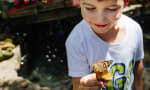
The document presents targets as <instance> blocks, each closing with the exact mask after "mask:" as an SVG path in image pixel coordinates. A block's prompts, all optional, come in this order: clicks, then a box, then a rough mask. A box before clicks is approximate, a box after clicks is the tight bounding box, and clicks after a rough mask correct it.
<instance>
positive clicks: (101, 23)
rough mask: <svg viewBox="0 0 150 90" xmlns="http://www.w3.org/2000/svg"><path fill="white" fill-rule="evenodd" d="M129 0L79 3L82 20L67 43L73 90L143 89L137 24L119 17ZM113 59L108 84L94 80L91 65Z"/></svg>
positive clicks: (141, 45) (141, 43)
mask: <svg viewBox="0 0 150 90" xmlns="http://www.w3.org/2000/svg"><path fill="white" fill-rule="evenodd" d="M127 3H128V0H80V7H81V13H82V17H83V20H82V21H81V22H80V23H79V24H77V25H76V26H75V28H74V29H73V31H72V32H71V33H70V35H69V37H68V39H67V41H66V50H67V57H68V69H69V76H71V77H72V80H73V90H81V89H83V90H97V89H99V88H105V89H106V90H132V88H133V87H134V88H135V89H136V90H143V86H142V85H143V81H142V72H143V61H142V59H143V58H144V51H143V35H142V30H141V27H140V26H139V24H138V23H137V22H135V21H134V20H132V19H131V18H129V17H127V16H125V15H123V14H122V10H123V8H124V7H125V6H126V5H127ZM99 60H103V61H107V60H113V63H112V64H111V65H110V67H109V68H108V71H109V72H110V73H111V74H112V75H113V80H112V81H110V82H105V81H98V80H96V75H95V74H94V73H92V74H91V72H92V71H93V67H92V64H95V63H96V62H97V61H99Z"/></svg>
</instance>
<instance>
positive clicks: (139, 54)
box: [135, 24, 144, 61]
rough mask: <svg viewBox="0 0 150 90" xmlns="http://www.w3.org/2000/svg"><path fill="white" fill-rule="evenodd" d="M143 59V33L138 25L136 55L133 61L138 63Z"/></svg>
mask: <svg viewBox="0 0 150 90" xmlns="http://www.w3.org/2000/svg"><path fill="white" fill-rule="evenodd" d="M142 59H144V47H143V32H142V29H141V27H140V25H139V24H138V28H137V48H136V53H135V60H136V61H139V60H142Z"/></svg>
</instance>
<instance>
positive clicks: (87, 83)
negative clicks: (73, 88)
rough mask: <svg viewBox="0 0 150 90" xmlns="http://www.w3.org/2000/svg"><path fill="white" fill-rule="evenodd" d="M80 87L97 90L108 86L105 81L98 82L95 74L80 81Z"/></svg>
mask: <svg viewBox="0 0 150 90" xmlns="http://www.w3.org/2000/svg"><path fill="white" fill-rule="evenodd" d="M80 85H82V87H85V88H93V90H94V88H95V89H96V87H97V88H104V87H105V86H106V85H107V81H104V80H99V81H98V80H97V79H96V74H95V73H93V74H89V75H86V76H84V77H82V78H81V79H80Z"/></svg>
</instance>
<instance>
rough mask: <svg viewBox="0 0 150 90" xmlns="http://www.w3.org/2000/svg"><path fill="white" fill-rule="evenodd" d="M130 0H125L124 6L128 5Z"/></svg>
mask: <svg viewBox="0 0 150 90" xmlns="http://www.w3.org/2000/svg"><path fill="white" fill-rule="evenodd" d="M128 3H129V0H124V8H125V7H126V6H127V5H128Z"/></svg>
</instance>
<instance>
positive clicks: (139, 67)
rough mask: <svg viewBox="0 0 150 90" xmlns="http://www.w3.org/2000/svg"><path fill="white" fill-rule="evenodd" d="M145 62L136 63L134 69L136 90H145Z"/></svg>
mask: <svg viewBox="0 0 150 90" xmlns="http://www.w3.org/2000/svg"><path fill="white" fill-rule="evenodd" d="M143 69H144V66H143V60H140V61H138V62H136V64H135V67H134V77H135V78H134V88H135V90H143Z"/></svg>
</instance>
